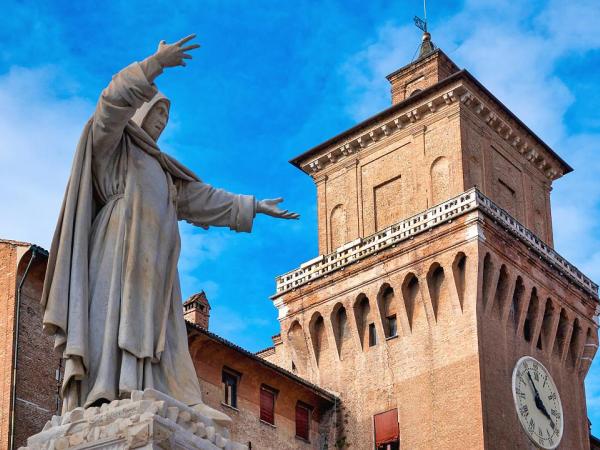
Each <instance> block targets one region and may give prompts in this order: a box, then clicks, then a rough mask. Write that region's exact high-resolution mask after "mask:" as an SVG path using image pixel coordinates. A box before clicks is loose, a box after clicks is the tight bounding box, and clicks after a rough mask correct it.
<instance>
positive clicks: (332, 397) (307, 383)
mask: <svg viewBox="0 0 600 450" xmlns="http://www.w3.org/2000/svg"><path fill="white" fill-rule="evenodd" d="M186 325H187V326H188V329H189V328H191V329H193V330H195V331H198V332H200V333H202V334H205V335H206V336H208V337H209V338H211V339H213V340H215V341H217V342H219V343H221V344H223V345H226V346H227V347H229V348H231V349H232V350H235V351H237V352H239V353H241V354H243V355H244V356H246V357H248V358H250V359H252V360H254V361H256V362H258V363H259V364H261V365H263V366H265V367H267V368H269V369H271V370H273V371H275V372H277V373H279V374H280V375H283V376H284V377H286V378H289V379H291V380H292V381H294V382H296V383H298V384H301V385H303V386H304V387H306V388H308V389H309V390H311V391H312V392H314V393H315V394H317V395H318V396H319V397H321V398H323V399H325V400H327V401H330V402H332V403H334V402H337V401H339V398H338V396H337V395H335V394H334V393H332V392H329V391H327V390H325V389H323V388H322V387H319V386H317V385H316V384H313V383H311V382H310V381H307V380H305V379H304V378H300V377H299V376H298V375H296V374H294V373H292V372H290V371H288V370H285V369H283V368H281V367H279V366H277V365H275V364H273V363H272V362H269V361H267V360H266V359H263V358H261V357H260V356H257V355H255V354H254V353H252V352H249V351H248V350H246V349H244V348H242V347H240V346H239V345H236V344H234V343H233V342H231V341H228V340H227V339H225V338H222V337H221V336H219V335H218V334H215V333H213V332H211V331H208V330H207V329H206V328H202V327H201V326H199V325H196V324H194V323H192V322H188V321H186Z"/></svg>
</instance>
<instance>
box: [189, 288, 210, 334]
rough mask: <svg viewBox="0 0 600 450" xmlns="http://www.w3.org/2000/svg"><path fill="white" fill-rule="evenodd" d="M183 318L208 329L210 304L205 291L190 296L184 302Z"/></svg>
mask: <svg viewBox="0 0 600 450" xmlns="http://www.w3.org/2000/svg"><path fill="white" fill-rule="evenodd" d="M183 318H184V319H185V320H187V321H188V322H191V323H193V324H195V325H200V326H201V327H202V328H204V329H206V330H208V321H209V319H210V304H209V303H208V298H206V294H205V293H204V291H200V292H199V293H197V294H194V295H192V296H190V298H188V299H187V300H186V301H185V302H183Z"/></svg>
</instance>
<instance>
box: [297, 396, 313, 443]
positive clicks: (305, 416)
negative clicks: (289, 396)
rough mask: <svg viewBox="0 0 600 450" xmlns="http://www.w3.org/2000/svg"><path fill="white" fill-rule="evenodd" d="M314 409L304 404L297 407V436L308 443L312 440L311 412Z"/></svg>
mask: <svg viewBox="0 0 600 450" xmlns="http://www.w3.org/2000/svg"><path fill="white" fill-rule="evenodd" d="M311 410H312V408H311V407H310V406H308V405H305V404H304V403H300V402H298V404H297V405H296V436H297V437H299V438H302V439H304V440H306V441H309V440H310V439H309V438H310V412H311Z"/></svg>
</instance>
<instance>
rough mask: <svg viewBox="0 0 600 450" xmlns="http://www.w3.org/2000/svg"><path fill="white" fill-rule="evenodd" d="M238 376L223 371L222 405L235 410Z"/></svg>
mask: <svg viewBox="0 0 600 450" xmlns="http://www.w3.org/2000/svg"><path fill="white" fill-rule="evenodd" d="M239 380H240V374H239V373H237V372H234V371H233V370H229V369H223V374H222V381H223V394H224V396H223V403H225V404H226V405H229V406H232V407H234V408H237V391H238V383H239Z"/></svg>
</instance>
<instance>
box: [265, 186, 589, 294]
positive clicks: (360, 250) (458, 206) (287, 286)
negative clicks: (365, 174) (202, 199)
mask: <svg viewBox="0 0 600 450" xmlns="http://www.w3.org/2000/svg"><path fill="white" fill-rule="evenodd" d="M475 210H479V211H482V212H483V213H485V214H486V215H487V216H489V217H491V218H492V219H493V220H494V221H496V222H497V223H498V224H500V225H501V226H503V227H504V228H505V229H506V230H507V231H508V232H509V233H511V234H512V235H514V236H515V237H516V238H518V239H519V240H520V241H522V242H523V243H524V244H525V245H527V246H528V247H529V248H530V249H532V250H533V251H535V252H536V253H537V254H538V255H539V256H540V258H541V259H543V260H544V261H545V262H546V263H547V264H548V265H549V266H550V267H552V268H554V269H555V270H557V271H558V272H559V273H560V275H561V276H562V275H564V276H566V277H567V278H569V280H570V281H572V282H573V283H574V284H575V285H576V286H578V287H579V288H581V289H583V290H584V291H585V292H586V293H587V294H589V295H591V296H592V297H593V298H595V299H598V285H597V284H595V283H594V282H593V281H592V280H590V279H589V278H588V277H586V276H585V275H584V274H583V273H581V271H579V269H577V267H575V266H574V265H573V264H571V263H569V262H568V261H567V260H566V259H565V258H563V257H562V256H560V255H559V254H558V253H557V252H556V251H555V250H554V249H553V248H551V247H549V246H548V245H546V244H545V243H544V242H543V241H542V240H541V239H540V238H538V237H537V236H536V235H535V234H534V233H533V232H532V231H531V230H529V229H527V228H526V227H524V226H523V225H521V224H520V223H519V222H518V221H517V220H516V219H515V218H514V217H512V216H511V215H510V214H509V213H507V212H506V211H505V210H504V209H502V208H500V207H499V206H498V205H496V204H495V203H494V202H493V201H492V200H490V199H489V198H488V197H486V196H485V195H484V194H482V193H481V192H480V191H479V190H478V189H477V188H472V189H469V190H468V191H466V192H464V193H462V194H460V195H458V196H456V197H454V198H451V199H449V200H447V201H445V202H443V203H440V204H439V205H436V206H434V207H432V208H429V209H427V210H425V211H423V212H421V213H419V214H417V215H415V216H412V217H409V218H407V219H404V220H402V221H400V222H398V223H396V224H394V225H391V226H389V227H387V228H385V229H383V230H381V231H379V232H377V233H374V234H372V235H370V236H368V237H365V238H358V239H355V240H354V241H351V242H348V243H347V244H344V245H342V246H341V247H339V248H337V249H336V250H335V251H334V252H332V253H330V254H328V255H319V256H317V257H316V258H314V259H311V260H309V261H307V262H305V263H303V264H301V265H300V268H299V269H296V270H293V271H290V272H287V273H285V274H283V275H281V276H279V277H277V278H276V280H275V282H276V293H275V295H274V296H273V297H278V296H280V295H281V294H284V293H285V292H288V291H291V290H293V289H295V288H298V287H300V286H302V285H304V284H306V283H309V282H312V281H314V280H316V279H318V278H321V277H323V276H325V275H328V274H330V273H332V272H334V271H336V270H339V269H341V268H343V267H345V266H348V265H350V264H352V263H355V262H357V261H359V260H361V259H364V258H366V257H368V256H370V255H373V254H375V253H377V252H379V251H381V250H384V249H386V248H388V247H393V246H395V245H397V244H398V243H400V242H402V241H405V240H407V239H411V238H412V237H413V236H415V235H418V234H421V233H423V232H424V231H427V230H430V229H432V228H434V227H436V226H438V225H441V224H443V223H446V222H449V221H451V220H453V219H455V218H457V217H459V216H462V215H464V214H466V213H468V212H470V211H475ZM276 302H277V300H276Z"/></svg>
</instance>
